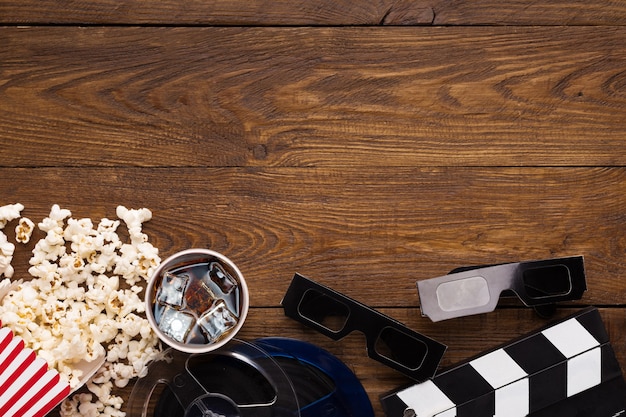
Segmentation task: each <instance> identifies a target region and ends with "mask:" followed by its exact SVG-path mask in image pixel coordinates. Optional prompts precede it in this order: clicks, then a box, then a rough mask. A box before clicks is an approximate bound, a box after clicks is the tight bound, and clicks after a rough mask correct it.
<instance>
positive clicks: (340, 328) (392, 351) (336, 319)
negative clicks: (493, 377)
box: [282, 274, 446, 381]
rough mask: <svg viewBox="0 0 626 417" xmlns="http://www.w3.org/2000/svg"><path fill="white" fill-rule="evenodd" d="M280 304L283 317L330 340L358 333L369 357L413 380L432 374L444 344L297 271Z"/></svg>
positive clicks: (440, 356)
mask: <svg viewBox="0 0 626 417" xmlns="http://www.w3.org/2000/svg"><path fill="white" fill-rule="evenodd" d="M282 306H283V308H284V310H285V315H286V316H288V317H291V318H293V319H295V320H297V321H299V322H301V323H303V324H305V325H307V326H309V327H311V328H313V329H315V330H317V331H319V332H320V333H322V334H324V335H326V336H328V337H330V338H331V339H333V340H339V339H341V338H343V337H345V336H346V335H348V334H349V333H351V332H353V331H355V330H356V331H360V332H362V333H363V334H364V335H365V337H366V340H367V353H368V356H369V357H370V358H372V359H374V360H377V361H379V362H381V363H383V364H385V365H387V366H389V367H391V368H393V369H395V370H397V371H400V372H402V373H403V374H405V375H407V376H408V377H410V378H413V379H415V380H417V381H421V380H424V379H427V378H430V377H432V376H433V375H434V374H435V372H436V370H437V367H438V366H439V362H440V361H441V358H442V356H443V354H444V352H445V351H446V346H445V345H443V344H441V343H439V342H437V341H435V340H433V339H431V338H428V337H426V336H424V335H422V334H420V333H417V332H415V331H413V330H411V329H409V328H407V327H406V326H404V325H403V324H402V323H400V322H398V321H396V320H394V319H392V318H391V317H388V316H386V315H384V314H382V313H380V312H378V311H376V310H374V309H372V308H370V307H367V306H366V305H363V304H361V303H359V302H358V301H355V300H353V299H351V298H349V297H347V296H345V295H343V294H341V293H339V292H337V291H334V290H332V289H330V288H328V287H325V286H323V285H321V284H318V283H316V282H314V281H311V280H310V279H308V278H305V277H304V276H302V275H300V274H295V276H294V278H293V280H292V282H291V284H290V286H289V288H288V289H287V292H286V294H285V297H284V298H283V300H282Z"/></svg>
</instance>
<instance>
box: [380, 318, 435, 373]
mask: <svg viewBox="0 0 626 417" xmlns="http://www.w3.org/2000/svg"><path fill="white" fill-rule="evenodd" d="M374 349H375V350H376V353H377V354H378V355H380V356H382V357H384V358H387V359H389V360H391V361H393V362H396V363H398V364H399V365H402V366H403V367H405V368H407V369H411V370H416V369H419V367H421V366H422V363H423V362H424V358H426V354H427V353H428V346H426V344H425V343H424V342H422V341H421V340H419V339H416V338H414V337H413V336H411V335H408V334H406V333H404V332H402V331H400V330H397V329H394V328H393V327H385V328H383V329H382V330H381V332H380V333H379V334H378V337H377V339H376V343H375V344H374Z"/></svg>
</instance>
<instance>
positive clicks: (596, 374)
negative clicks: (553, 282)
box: [381, 307, 626, 417]
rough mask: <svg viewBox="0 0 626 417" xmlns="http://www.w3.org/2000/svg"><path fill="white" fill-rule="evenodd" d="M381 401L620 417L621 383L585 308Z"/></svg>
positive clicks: (467, 416) (461, 414)
mask: <svg viewBox="0 0 626 417" xmlns="http://www.w3.org/2000/svg"><path fill="white" fill-rule="evenodd" d="M381 402H382V406H383V409H384V410H385V414H386V415H387V417H413V416H416V417H494V416H495V417H522V416H532V417H583V416H584V417H618V416H624V417H626V383H625V381H624V378H623V375H622V371H621V369H620V365H619V363H618V362H617V359H616V358H615V353H614V352H613V349H612V347H611V345H610V343H609V338H608V335H607V332H606V329H605V327H604V324H603V322H602V319H601V317H600V314H599V312H598V310H597V309H596V308H593V307H590V308H587V309H584V310H582V311H581V312H579V313H577V314H575V315H573V316H571V317H569V318H566V319H564V320H561V321H559V322H557V323H555V324H552V325H550V326H548V327H545V328H543V329H541V330H538V331H536V332H533V333H531V334H528V335H526V336H524V337H522V338H519V339H517V340H515V341H513V342H511V343H509V344H506V345H505V346H503V347H500V348H497V349H495V350H491V351H488V352H486V353H483V354H481V355H479V356H477V357H475V358H473V359H470V360H468V361H466V362H463V363H461V364H459V365H457V366H455V367H453V368H451V369H449V370H446V371H443V372H441V373H439V374H437V375H435V376H434V377H433V378H432V379H429V380H427V381H425V382H422V383H419V384H416V385H412V386H410V387H408V388H405V389H402V390H399V391H395V392H393V393H390V394H388V395H385V396H383V397H382V398H381Z"/></svg>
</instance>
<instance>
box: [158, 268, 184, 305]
mask: <svg viewBox="0 0 626 417" xmlns="http://www.w3.org/2000/svg"><path fill="white" fill-rule="evenodd" d="M188 283H189V275H186V274H181V275H175V274H172V273H170V272H166V273H165V276H164V277H163V281H162V282H161V286H160V287H159V289H158V291H157V295H156V298H157V301H158V302H160V303H161V304H167V305H170V306H173V307H182V305H183V296H184V295H185V289H186V288H187V284H188Z"/></svg>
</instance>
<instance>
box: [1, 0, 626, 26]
mask: <svg viewBox="0 0 626 417" xmlns="http://www.w3.org/2000/svg"><path fill="white" fill-rule="evenodd" d="M51 23H52V24H97V25H103V24H128V25H137V24H153V25H171V24H175V25H236V26H251V25H256V26H294V25H297V26H310V25H322V26H335V25H430V24H432V25H557V26H561V25H624V24H626V4H625V3H624V2H623V1H609V2H607V1H605V2H589V1H583V0H547V1H543V2H536V1H529V0H524V1H518V0H513V1H494V0H475V1H469V0H457V1H449V0H418V1H409V0H372V1H350V0H335V1H332V0H311V1H307V0H293V1H289V0H278V1H271V2H269V1H264V0H250V1H229V0H216V1H211V2H206V1H201V0H190V1H185V2H179V1H175V0H153V1H150V2H149V3H146V2H144V1H139V0H127V1H124V2H123V3H120V2H115V1H112V0H97V1H89V2H86V1H81V0H70V1H59V0H54V1H37V0H27V1H21V2H18V1H15V0H2V1H0V24H51Z"/></svg>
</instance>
